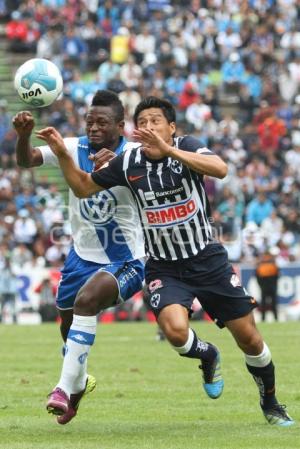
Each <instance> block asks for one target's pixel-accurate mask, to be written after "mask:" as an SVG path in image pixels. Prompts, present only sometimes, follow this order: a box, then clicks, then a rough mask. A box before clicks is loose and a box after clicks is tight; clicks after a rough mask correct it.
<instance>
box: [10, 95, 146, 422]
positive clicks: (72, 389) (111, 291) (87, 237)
mask: <svg viewBox="0 0 300 449" xmlns="http://www.w3.org/2000/svg"><path fill="white" fill-rule="evenodd" d="M13 124H14V126H15V129H16V131H17V135H18V140H17V144H16V152H17V161H18V164H19V165H20V166H22V167H35V166H39V165H42V164H46V165H53V166H59V163H58V159H57V157H56V156H55V155H54V154H53V152H52V151H51V149H50V148H49V147H48V146H40V147H36V148H33V147H32V146H31V143H30V138H31V133H32V130H33V127H34V119H33V117H32V114H31V113H30V112H27V111H24V112H20V113H18V114H17V115H16V116H15V117H14V119H13ZM123 130H124V108H123V105H122V103H121V101H120V100H119V98H118V96H117V95H116V94H115V93H114V92H110V91H98V92H97V93H96V94H95V95H94V97H93V100H92V104H91V106H90V108H89V110H88V112H87V116H86V131H87V135H86V136H83V137H79V138H77V137H74V138H66V139H64V144H65V146H66V148H67V150H68V154H69V155H70V157H71V158H72V160H73V162H74V164H75V165H76V166H77V167H80V168H81V169H82V170H84V171H85V172H86V173H91V172H92V171H93V170H94V169H95V166H96V168H97V166H98V165H99V164H100V165H101V164H102V163H103V162H105V161H107V160H109V159H111V158H114V157H116V156H117V155H119V154H121V153H122V152H123V151H125V150H126V149H128V150H130V149H131V148H132V146H133V144H132V143H127V142H126V139H125V138H124V137H123ZM69 215H70V222H71V228H72V236H73V241H74V245H73V247H72V248H71V251H70V253H69V255H68V256H67V259H66V261H65V264H64V267H63V269H62V273H61V281H60V284H59V288H58V293H57V300H56V303H57V308H58V310H59V313H60V316H61V319H62V321H61V334H62V337H63V339H64V341H67V339H68V343H67V348H68V349H69V348H70V346H72V345H73V344H76V343H74V342H76V338H77V337H78V338H79V335H80V330H81V329H82V327H84V328H85V326H87V328H88V329H93V333H94V334H95V329H96V315H97V314H98V313H99V311H100V310H103V309H105V308H107V307H111V306H113V305H116V304H117V303H118V302H122V301H125V300H127V299H129V298H130V297H132V296H133V295H134V294H135V293H136V292H138V291H139V290H141V288H142V282H143V278H144V264H143V262H142V261H141V260H140V259H142V258H143V257H144V243H143V236H142V230H141V227H140V225H139V223H140V222H139V217H138V211H137V207H136V203H135V200H134V197H133V195H132V193H131V191H130V189H129V188H125V189H124V188H123V187H114V188H112V189H109V190H105V191H103V192H101V193H97V194H95V195H93V196H91V197H89V198H87V199H82V200H79V199H78V198H76V196H75V195H74V194H73V192H72V190H71V189H70V194H69ZM88 279H91V280H90V282H89V284H88V288H86V289H85V290H84V292H83V291H82V286H83V285H84V284H85V283H86V281H87V280H88ZM76 296H77V298H76ZM75 298H76V302H75ZM74 302H75V305H74ZM73 308H74V317H73ZM81 310H82V312H81ZM90 315H91V316H90ZM72 323H73V324H72ZM71 324H72V326H71ZM70 326H71V329H70ZM69 329H70V330H69ZM92 340H94V337H93V339H92ZM65 361H66V363H67V364H68V357H66V358H65ZM80 369H81V375H80V376H78V375H77V374H76V376H75V378H74V379H73V378H71V379H69V378H68V377H67V376H65V377H64V378H63V379H62V380H61V381H60V383H59V387H60V388H61V389H63V390H64V391H65V392H66V393H67V394H68V396H69V398H71V406H70V407H69V408H68V413H67V414H66V413H64V411H67V410H66V409H62V410H61V409H58V408H56V407H55V401H56V399H55V398H54V399H53V398H51V397H50V400H49V406H48V408H49V411H50V412H52V413H54V414H55V413H57V412H58V413H62V416H58V418H57V420H58V422H59V423H60V424H65V423H66V422H68V421H69V420H70V419H71V418H72V417H73V416H75V414H76V411H77V408H78V404H79V400H80V398H81V396H82V395H83V393H84V392H88V390H92V389H93V388H94V386H95V381H94V378H93V377H92V376H88V377H87V375H86V356H85V355H84V354H83V356H82V358H81V363H80ZM72 370H73V368H72V365H71V366H70V367H69V368H68V372H69V373H72ZM74 372H75V371H74ZM70 376H71V377H72V375H71V374H70ZM73 377H74V376H73ZM51 399H52V400H51Z"/></svg>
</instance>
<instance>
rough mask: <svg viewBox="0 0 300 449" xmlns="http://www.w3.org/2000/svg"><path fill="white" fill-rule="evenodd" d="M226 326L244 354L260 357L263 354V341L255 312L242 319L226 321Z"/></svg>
mask: <svg viewBox="0 0 300 449" xmlns="http://www.w3.org/2000/svg"><path fill="white" fill-rule="evenodd" d="M225 326H226V327H227V329H228V330H229V331H230V332H231V334H232V336H233V337H234V339H235V341H236V342H237V344H238V345H239V347H240V348H241V349H242V350H244V352H246V353H247V354H249V355H258V354H260V353H261V352H262V350H263V339H262V336H261V334H260V333H259V331H258V329H257V327H256V324H255V319H254V316H253V312H250V313H249V314H248V315H245V316H243V317H241V318H238V319H235V320H231V321H226V322H225Z"/></svg>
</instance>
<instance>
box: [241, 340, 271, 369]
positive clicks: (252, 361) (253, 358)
mask: <svg viewBox="0 0 300 449" xmlns="http://www.w3.org/2000/svg"><path fill="white" fill-rule="evenodd" d="M245 360H246V363H247V365H249V366H254V367H256V368H263V367H264V366H267V365H269V363H270V362H271V360H272V355H271V352H270V349H269V348H268V346H267V345H266V343H265V342H264V347H263V350H262V352H261V353H260V354H258V355H249V354H245Z"/></svg>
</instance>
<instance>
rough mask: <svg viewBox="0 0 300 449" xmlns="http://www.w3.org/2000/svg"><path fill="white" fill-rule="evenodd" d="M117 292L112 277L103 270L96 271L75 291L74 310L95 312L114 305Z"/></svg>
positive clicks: (116, 286)
mask: <svg viewBox="0 0 300 449" xmlns="http://www.w3.org/2000/svg"><path fill="white" fill-rule="evenodd" d="M118 294H119V289H118V284H117V282H116V280H115V279H114V277H112V276H111V275H110V274H109V273H106V272H105V271H97V272H96V273H95V274H93V276H91V277H90V278H89V279H88V280H87V281H86V282H85V284H84V285H83V286H82V287H81V288H80V290H79V292H78V293H77V296H76V299H75V304H74V312H75V313H76V314H77V313H79V314H80V313H81V312H83V311H85V312H87V313H91V314H97V313H98V312H99V311H100V310H103V309H106V308H108V307H111V306H112V305H114V304H115V303H116V301H117V298H118Z"/></svg>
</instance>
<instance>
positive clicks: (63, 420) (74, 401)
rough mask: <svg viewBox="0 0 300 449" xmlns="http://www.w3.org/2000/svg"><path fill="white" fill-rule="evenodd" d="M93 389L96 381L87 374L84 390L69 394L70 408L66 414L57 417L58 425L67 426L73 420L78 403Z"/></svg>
mask: <svg viewBox="0 0 300 449" xmlns="http://www.w3.org/2000/svg"><path fill="white" fill-rule="evenodd" d="M95 387H96V379H95V378H94V376H91V375H90V374H88V376H87V379H86V384H85V389H84V390H82V391H80V392H79V393H76V394H71V397H70V406H69V408H68V410H67V412H66V413H64V414H63V415H60V416H58V417H57V422H58V424H68V422H70V421H71V419H73V418H74V416H76V414H77V411H78V407H79V403H80V401H81V399H82V398H83V396H85V395H87V394H89V393H91V392H92V391H93V390H94V389H95Z"/></svg>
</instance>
